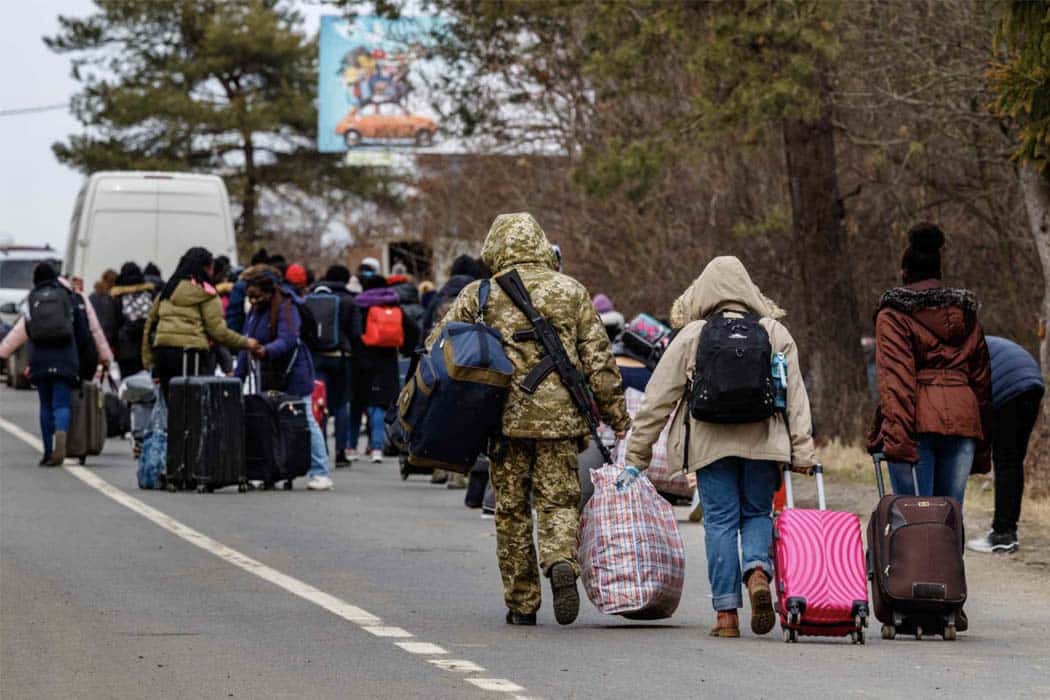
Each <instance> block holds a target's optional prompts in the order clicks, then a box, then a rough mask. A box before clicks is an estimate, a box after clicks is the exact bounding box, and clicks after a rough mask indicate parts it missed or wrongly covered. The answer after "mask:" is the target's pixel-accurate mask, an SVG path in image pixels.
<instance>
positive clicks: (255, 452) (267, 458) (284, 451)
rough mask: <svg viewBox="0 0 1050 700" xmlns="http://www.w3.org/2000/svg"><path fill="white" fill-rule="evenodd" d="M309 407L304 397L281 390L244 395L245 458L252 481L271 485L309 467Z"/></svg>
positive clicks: (287, 480)
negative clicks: (307, 415) (307, 413)
mask: <svg viewBox="0 0 1050 700" xmlns="http://www.w3.org/2000/svg"><path fill="white" fill-rule="evenodd" d="M308 410H310V409H309V407H307V405H306V402H305V401H303V400H302V399H301V398H298V397H296V396H292V395H290V394H283V393H281V392H278V391H268V392H266V393H264V394H248V395H247V396H245V397H244V418H245V423H244V425H245V461H246V468H247V476H248V479H249V480H250V481H261V482H262V483H263V488H265V489H272V488H273V487H274V485H275V484H277V483H278V482H284V488H285V489H286V490H290V489H291V488H292V482H293V481H294V480H295V479H296V478H298V477H301V476H304V475H305V474H306V473H307V472H308V471H309V470H310V424H309V423H308V422H307V418H306V411H308Z"/></svg>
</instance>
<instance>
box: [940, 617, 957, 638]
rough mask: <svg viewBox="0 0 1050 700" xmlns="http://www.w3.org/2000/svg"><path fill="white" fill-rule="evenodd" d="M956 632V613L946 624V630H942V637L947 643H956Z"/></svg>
mask: <svg viewBox="0 0 1050 700" xmlns="http://www.w3.org/2000/svg"><path fill="white" fill-rule="evenodd" d="M956 632H957V629H956V627H955V613H952V614H951V615H949V616H948V619H947V620H946V621H945V623H944V629H943V630H941V637H943V638H944V641H946V642H954V641H955V639H956Z"/></svg>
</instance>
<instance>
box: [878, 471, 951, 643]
mask: <svg viewBox="0 0 1050 700" xmlns="http://www.w3.org/2000/svg"><path fill="white" fill-rule="evenodd" d="M885 459H886V458H885V456H884V455H882V454H874V455H872V460H873V461H874V463H875V482H876V484H877V485H878V488H879V503H878V505H877V506H876V507H875V511H874V512H873V513H872V514H871V520H870V521H869V522H868V575H869V577H870V578H871V597H872V601H873V602H874V607H875V617H877V618H878V620H879V622H881V623H883V624H882V637H883V639H893V638H894V637H895V636H896V635H897V634H898V633H901V634H910V635H915V638H916V639H922V636H923V634H924V633H930V634H939V635H941V636H942V637H943V638H944V639H946V640H949V641H951V640H954V639H955V637H956V632H957V630H958V625H959V622H960V620H959V618H960V616H961V614H962V608H963V604H964V603H965V602H966V567H965V565H964V564H963V546H964V541H965V534H964V530H963V513H962V506H961V505H960V504H959V502H958V501H956V500H955V499H954V498H945V497H941V496H918V495H915V496H897V495H893V494H890V495H887V494H886V487H885V484H884V482H883V479H882V462H883V461H885ZM914 469H915V468H914V467H912V483H914V484H916V487H917V485H918V481H917V480H916V479H915V474H914Z"/></svg>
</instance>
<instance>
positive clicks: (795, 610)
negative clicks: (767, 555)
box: [773, 465, 868, 644]
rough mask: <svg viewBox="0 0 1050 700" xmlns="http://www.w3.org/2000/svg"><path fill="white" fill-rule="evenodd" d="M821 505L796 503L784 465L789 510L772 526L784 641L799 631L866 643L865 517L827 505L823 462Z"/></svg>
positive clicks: (818, 471)
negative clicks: (811, 507)
mask: <svg viewBox="0 0 1050 700" xmlns="http://www.w3.org/2000/svg"><path fill="white" fill-rule="evenodd" d="M813 472H814V473H815V475H816V477H817V497H818V500H819V503H820V510H803V509H800V508H795V507H794V506H795V503H794V497H793V494H792V491H791V470H790V468H789V467H787V466H785V468H784V484H785V485H786V492H787V509H785V510H784V511H783V512H782V513H781V514H780V515H779V516H778V517H777V519H776V521H775V523H774V525H773V562H774V563H773V571H774V578H775V585H776V596H777V612H778V613H779V615H780V626H781V628H783V630H784V641H785V642H795V641H798V637H799V635H802V636H816V637H845V636H846V635H849V636H850V638H851V639H852V640H853V642H854V643H855V644H863V643H864V628H865V627H867V625H868V582H867V577H866V575H865V571H864V544H863V542H862V541H861V535H860V518H858V517H857V516H856V515H854V514H853V513H841V512H836V511H830V510H827V509H826V506H825V503H824V474H823V469H822V468H821V467H820V466H819V465H818V466H816V467H814V468H813Z"/></svg>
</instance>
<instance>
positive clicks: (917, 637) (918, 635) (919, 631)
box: [915, 625, 922, 642]
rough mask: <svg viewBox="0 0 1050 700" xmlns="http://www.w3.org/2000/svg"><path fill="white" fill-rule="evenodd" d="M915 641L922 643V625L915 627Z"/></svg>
mask: <svg viewBox="0 0 1050 700" xmlns="http://www.w3.org/2000/svg"><path fill="white" fill-rule="evenodd" d="M915 641H916V642H921V641H922V625H916V626H915Z"/></svg>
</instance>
